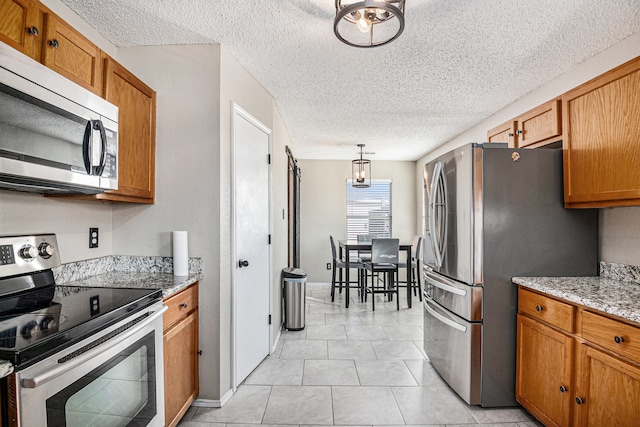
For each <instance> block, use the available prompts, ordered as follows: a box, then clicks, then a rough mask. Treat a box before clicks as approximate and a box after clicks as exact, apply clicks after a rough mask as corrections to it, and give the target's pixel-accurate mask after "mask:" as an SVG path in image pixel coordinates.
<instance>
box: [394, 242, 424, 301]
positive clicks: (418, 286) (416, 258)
mask: <svg viewBox="0 0 640 427" xmlns="http://www.w3.org/2000/svg"><path fill="white" fill-rule="evenodd" d="M421 260H422V237H421V236H415V237H414V238H413V240H412V241H411V259H410V260H406V261H405V262H400V263H398V268H411V283H407V281H406V280H405V281H399V283H404V285H398V286H400V287H406V288H407V292H411V291H412V290H413V295H414V296H415V295H416V290H417V293H418V297H419V298H420V301H422V274H420V261H421Z"/></svg>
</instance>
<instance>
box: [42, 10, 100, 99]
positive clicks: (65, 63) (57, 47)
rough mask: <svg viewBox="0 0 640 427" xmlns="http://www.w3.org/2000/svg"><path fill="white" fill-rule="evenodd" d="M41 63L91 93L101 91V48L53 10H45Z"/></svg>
mask: <svg viewBox="0 0 640 427" xmlns="http://www.w3.org/2000/svg"><path fill="white" fill-rule="evenodd" d="M42 63H43V64H44V65H46V66H47V67H49V68H51V69H52V70H54V71H56V72H57V73H59V74H62V75H63V76H65V77H67V78H68V79H70V80H73V81H74V82H76V83H78V84H79V85H80V86H83V87H84V88H86V89H89V90H90V91H92V92H95V93H97V94H100V91H101V90H102V64H101V51H100V49H99V48H98V47H97V46H96V45H94V44H93V43H91V42H90V41H89V40H88V39H86V38H85V37H84V36H83V35H82V34H80V33H79V32H77V31H76V30H75V29H73V28H72V27H71V26H69V25H68V24H67V23H66V22H64V21H62V20H61V19H60V18H58V17H57V16H55V15H54V14H52V13H45V41H44V46H43V52H42Z"/></svg>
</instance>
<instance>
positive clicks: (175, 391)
mask: <svg viewBox="0 0 640 427" xmlns="http://www.w3.org/2000/svg"><path fill="white" fill-rule="evenodd" d="M197 302H198V284H197V283H195V284H193V285H191V286H190V287H189V288H187V289H185V290H184V291H182V292H179V293H177V294H176V295H173V296H171V297H169V298H167V299H166V300H165V305H167V306H168V307H169V310H168V311H167V312H166V313H165V317H164V320H165V321H164V414H165V416H164V417H165V426H170V427H173V426H176V425H177V424H178V423H179V422H180V419H181V418H182V417H183V416H184V414H185V412H187V410H188V409H189V406H190V405H191V403H193V401H194V400H195V398H196V397H197V396H198V392H199V385H198V374H199V373H198V357H199V355H198V305H197Z"/></svg>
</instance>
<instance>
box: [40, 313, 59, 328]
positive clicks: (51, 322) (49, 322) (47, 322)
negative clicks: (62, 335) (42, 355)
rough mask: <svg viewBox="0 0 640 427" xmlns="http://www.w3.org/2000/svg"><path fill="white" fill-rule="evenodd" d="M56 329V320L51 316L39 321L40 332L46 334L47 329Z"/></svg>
mask: <svg viewBox="0 0 640 427" xmlns="http://www.w3.org/2000/svg"><path fill="white" fill-rule="evenodd" d="M55 327H56V319H54V318H53V317H52V316H45V317H44V319H42V320H41V321H40V330H41V331H42V332H46V331H48V330H49V329H54V328H55Z"/></svg>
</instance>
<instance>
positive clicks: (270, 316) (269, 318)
mask: <svg viewBox="0 0 640 427" xmlns="http://www.w3.org/2000/svg"><path fill="white" fill-rule="evenodd" d="M269 324H271V315H269Z"/></svg>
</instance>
